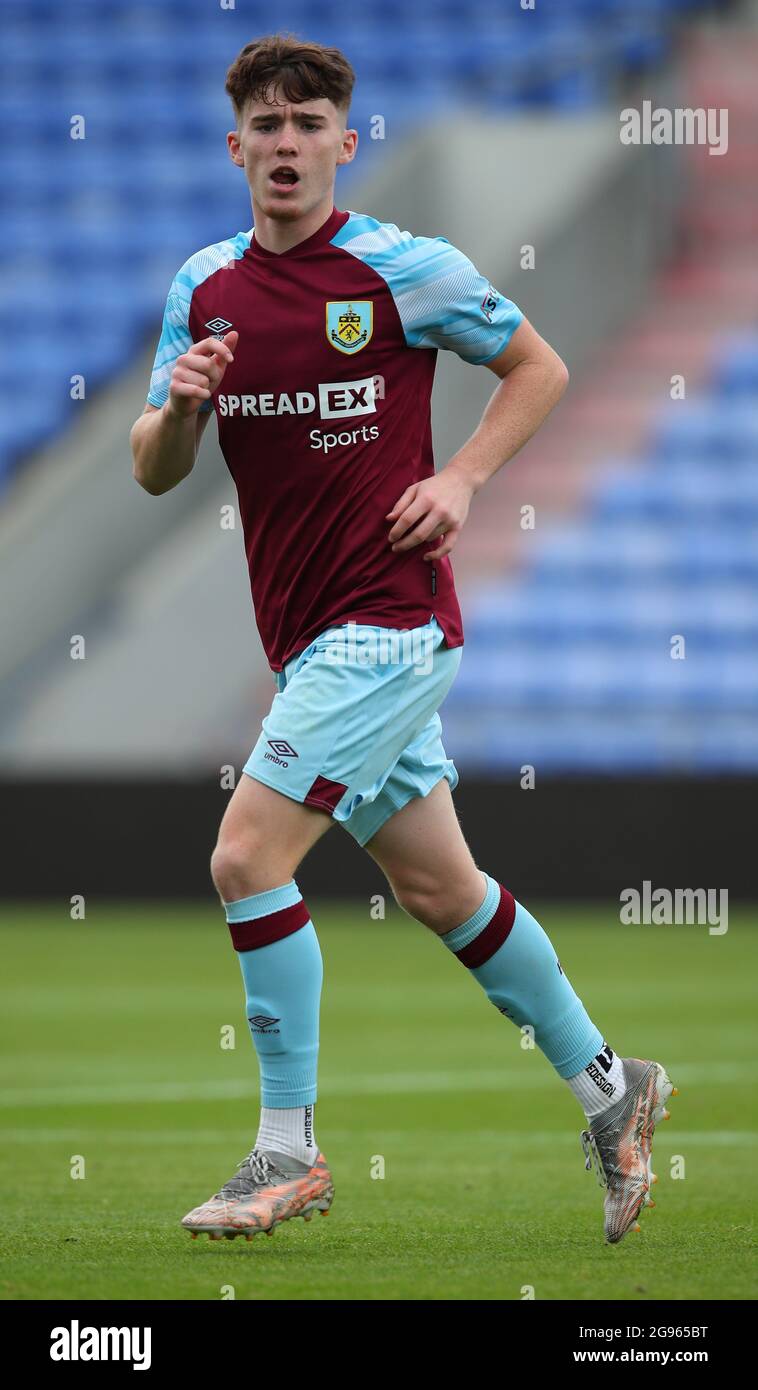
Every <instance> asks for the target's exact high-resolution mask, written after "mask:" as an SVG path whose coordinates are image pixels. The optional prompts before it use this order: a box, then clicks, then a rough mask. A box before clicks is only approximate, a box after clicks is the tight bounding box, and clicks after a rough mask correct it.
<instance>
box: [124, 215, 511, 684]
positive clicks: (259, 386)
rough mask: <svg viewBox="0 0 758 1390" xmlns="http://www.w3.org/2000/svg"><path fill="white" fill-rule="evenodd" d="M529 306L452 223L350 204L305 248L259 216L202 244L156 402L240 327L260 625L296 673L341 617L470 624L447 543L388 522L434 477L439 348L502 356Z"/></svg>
mask: <svg viewBox="0 0 758 1390" xmlns="http://www.w3.org/2000/svg"><path fill="white" fill-rule="evenodd" d="M522 317H523V316H522V314H521V311H520V310H519V309H518V308H517V307H516V306H515V304H513V303H512V302H511V301H510V300H509V299H506V298H505V297H504V296H503V295H501V294H499V293H498V291H497V290H496V289H494V288H493V287H492V285H490V284H488V282H487V280H486V279H485V278H484V277H483V276H482V275H480V274H479V272H478V271H477V270H476V268H475V267H474V266H473V265H472V263H471V261H470V260H469V259H468V258H467V257H466V256H465V255H463V254H462V252H460V251H458V250H457V249H456V248H455V247H454V246H451V244H450V242H448V241H447V240H446V239H445V237H414V236H411V234H410V233H409V232H406V231H400V230H398V228H397V227H396V226H394V225H393V224H391V223H386V222H377V221H376V220H375V219H374V218H373V217H366V216H364V215H363V214H362V213H356V212H341V211H339V210H338V209H337V208H333V210H332V212H331V214H330V216H329V217H328V218H327V220H326V222H324V223H323V225H322V226H321V227H320V228H319V229H318V231H316V232H314V233H313V235H312V236H309V237H307V238H306V239H305V240H304V241H301V242H300V243H299V244H298V245H297V246H293V247H292V248H291V249H290V250H289V251H283V252H281V253H276V252H272V251H267V250H265V249H264V248H263V247H262V246H260V245H259V244H258V242H257V241H256V239H255V235H254V229H251V230H250V231H247V232H240V233H238V235H237V236H234V237H232V238H231V239H230V240H228V241H222V242H219V243H217V244H216V245H214V246H208V247H206V248H205V249H204V250H202V251H198V252H196V254H195V255H193V256H190V258H189V260H188V261H187V262H186V263H185V264H184V265H183V266H182V268H181V270H180V271H179V272H178V274H177V275H176V277H175V279H174V281H173V283H172V285H171V289H170V291H169V295H168V300H167V303H166V312H165V315H164V320H163V330H162V333H161V337H160V341H159V343H158V349H157V353H156V357H155V365H154V367H153V373H152V378H151V382H150V391H149V394H148V397H147V399H148V401H149V402H150V403H151V404H152V405H155V406H161V405H163V403H164V401H165V400H166V399H167V397H168V391H169V383H170V379H171V373H172V371H173V368H174V364H175V362H176V359H177V357H178V356H179V355H180V354H181V353H184V352H187V351H188V349H189V348H190V346H191V344H192V343H193V342H199V341H200V340H201V339H202V338H207V337H208V336H209V335H211V334H216V335H217V336H219V337H221V336H223V335H224V334H225V333H228V332H230V331H231V330H232V329H236V330H237V332H238V333H239V342H238V345H237V348H236V351H235V354H234V362H233V363H232V364H231V366H229V367H227V369H226V372H225V373H224V376H223V378H222V380H221V383H220V386H219V389H218V390H217V391H215V392H214V393H213V396H212V404H211V402H208V403H206V404H205V406H204V407H201V408H208V409H211V408H213V409H215V412H216V416H217V420H218V430H219V443H220V446H221V450H222V453H223V455H224V458H225V459H226V462H227V465H228V467H229V471H230V472H231V474H232V477H233V478H234V482H235V484H236V487H237V495H238V498H239V507H240V516H241V520H242V526H243V531H244V537H245V551H246V555H247V561H248V566H249V570H250V583H251V588H252V596H253V606H254V610H255V617H256V622H257V625H258V631H259V633H260V636H261V640H262V643H263V647H264V650H265V652H266V656H267V658H268V662H269V665H270V667H271V669H272V670H273V671H280V670H281V669H282V667H283V666H284V664H285V663H286V662H287V661H288V660H289V658H290V657H291V656H294V655H295V654H296V653H297V652H299V651H301V650H302V649H303V648H304V647H306V646H308V644H309V643H310V642H312V641H313V639H314V637H317V636H318V635H319V634H320V633H321V632H323V631H324V629H326V628H328V627H332V626H334V625H336V624H341V623H347V622H349V621H351V620H352V621H355V622H364V623H372V624H380V625H382V626H384V627H394V628H412V627H419V626H421V625H422V624H424V623H427V622H428V621H429V620H430V618H431V616H432V615H434V616H435V617H436V618H437V621H438V622H439V624H440V627H441V628H442V630H443V632H444V635H445V641H446V643H447V645H448V646H450V647H457V646H461V645H462V643H463V626H462V623H461V613H460V608H459V605H458V599H457V596H456V593H455V586H454V583H453V571H452V565H451V563H450V558H449V556H445V557H444V558H443V559H442V560H437V561H431V560H424V558H423V555H424V552H425V551H426V550H429V549H430V548H433V545H434V544H436V542H430V541H427V542H424V543H421V544H419V545H417V546H414V547H413V548H412V549H411V550H407V551H403V552H393V550H392V548H391V545H390V543H389V541H388V539H387V537H388V534H389V531H390V529H391V526H392V523H391V522H389V521H386V520H385V516H386V513H387V512H389V511H390V510H391V509H392V507H393V506H394V505H395V503H396V502H397V500H398V498H399V497H400V495H401V493H403V492H404V491H405V489H406V488H407V487H408V486H409V485H410V484H411V483H414V482H419V481H421V479H423V478H428V477H431V476H432V475H433V474H434V471H435V469H434V458H433V454H432V426H431V393H432V383H433V379H434V369H435V364H436V360H437V350H438V349H439V348H448V349H452V351H453V352H456V353H458V355H459V356H460V357H462V358H463V359H464V360H465V361H466V362H472V363H481V362H488V361H489V360H490V359H491V358H493V357H496V356H497V355H498V353H500V352H501V351H502V350H503V348H504V347H505V346H506V344H507V343H508V341H509V339H510V337H511V335H512V334H513V332H514V331H515V329H516V328H517V327H518V325H519V323H520V322H521V319H522Z"/></svg>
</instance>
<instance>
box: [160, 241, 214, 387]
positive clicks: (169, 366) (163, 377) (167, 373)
mask: <svg viewBox="0 0 758 1390" xmlns="http://www.w3.org/2000/svg"><path fill="white" fill-rule="evenodd" d="M193 289H194V285H193V284H192V280H191V278H190V276H189V275H188V274H187V273H186V269H185V267H184V266H183V267H182V269H181V270H180V271H179V273H178V275H175V276H174V279H173V280H172V282H171V288H170V290H169V292H168V298H167V300H166V308H165V310H164V314H163V324H162V326H161V336H160V338H159V339H158V346H157V348H156V351H155V361H154V363H153V370H152V373H151V376H150V390H149V391H148V393H147V399H148V402H149V404H150V405H157V406H161V405H164V404H165V402H166V401H167V400H168V391H169V386H170V384H171V374H172V372H173V370H174V366H175V364H176V359H177V357H181V355H182V353H183V352H188V351H189V349H190V348H191V346H192V335H191V334H190V331H189V308H190V301H191V299H192V291H193ZM212 409H213V402H212V401H203V403H202V405H200V406H199V410H201V411H205V412H207V411H208V410H212Z"/></svg>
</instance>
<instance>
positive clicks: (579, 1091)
mask: <svg viewBox="0 0 758 1390" xmlns="http://www.w3.org/2000/svg"><path fill="white" fill-rule="evenodd" d="M567 1080H568V1084H569V1086H570V1087H571V1089H572V1091H573V1093H574V1095H575V1096H576V1098H577V1100H578V1101H579V1104H580V1105H581V1107H582V1109H583V1111H584V1113H585V1115H586V1116H587V1119H588V1120H591V1119H594V1118H595V1117H596V1116H597V1115H601V1114H602V1113H603V1111H604V1110H607V1109H608V1107H609V1106H611V1105H615V1104H616V1101H617V1100H620V1099H621V1097H622V1096H623V1094H624V1092H625V1091H626V1075H625V1072H624V1066H623V1063H622V1061H621V1058H620V1057H619V1056H618V1054H617V1053H615V1052H612V1051H611V1049H610V1047H609V1046H608V1044H607V1042H604V1043H603V1047H602V1049H601V1051H600V1052H598V1054H597V1057H595V1059H594V1061H592V1062H590V1063H589V1065H588V1066H586V1067H585V1068H584V1070H583V1071H580V1072H577V1074H576V1076H569V1077H568V1078H567Z"/></svg>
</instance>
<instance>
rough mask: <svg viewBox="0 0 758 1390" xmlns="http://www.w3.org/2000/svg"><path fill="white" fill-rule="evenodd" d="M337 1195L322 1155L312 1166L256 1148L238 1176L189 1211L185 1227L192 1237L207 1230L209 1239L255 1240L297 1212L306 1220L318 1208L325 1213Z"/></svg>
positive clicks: (245, 1161) (184, 1220)
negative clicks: (238, 1237) (255, 1237)
mask: <svg viewBox="0 0 758 1390" xmlns="http://www.w3.org/2000/svg"><path fill="white" fill-rule="evenodd" d="M333 1198H334V1184H333V1182H332V1175H331V1173H330V1172H329V1169H328V1168H327V1166H326V1159H325V1158H324V1155H323V1154H322V1153H319V1156H318V1158H317V1159H316V1161H315V1163H314V1164H313V1165H312V1166H310V1167H309V1165H308V1164H307V1163H301V1162H299V1160H298V1159H296V1158H290V1157H289V1156H288V1155H287V1154H280V1153H273V1152H271V1151H269V1150H265V1151H264V1150H263V1149H252V1150H251V1152H250V1153H249V1154H248V1155H247V1157H246V1158H243V1160H242V1162H241V1163H240V1165H239V1167H238V1169H237V1172H236V1173H235V1175H234V1177H233V1178H230V1179H229V1181H228V1182H225V1183H224V1186H223V1187H222V1188H221V1190H220V1191H219V1192H217V1193H215V1195H214V1196H213V1197H210V1198H209V1199H208V1201H207V1202H203V1203H202V1205H201V1206H199V1207H195V1208H194V1210H193V1211H190V1212H188V1213H187V1215H186V1216H185V1217H183V1219H182V1225H183V1226H184V1228H185V1230H187V1231H189V1232H190V1233H191V1234H192V1236H193V1237H195V1236H198V1235H200V1234H201V1233H205V1234H207V1235H208V1236H209V1237H210V1239H211V1240H220V1239H221V1237H222V1236H225V1237H226V1239H227V1240H234V1237H235V1236H245V1237H246V1238H247V1239H248V1240H252V1238H253V1236H254V1235H257V1233H258V1232H259V1231H265V1233H266V1235H269V1236H270V1235H271V1234H272V1233H273V1230H274V1227H276V1226H279V1225H281V1223H282V1222H283V1221H289V1220H290V1218H291V1217H293V1216H302V1217H303V1219H304V1220H305V1221H310V1219H311V1217H312V1216H313V1213H314V1211H320V1212H321V1215H322V1216H326V1214H327V1212H328V1211H329V1208H330V1206H331V1205H332V1201H333Z"/></svg>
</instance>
